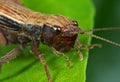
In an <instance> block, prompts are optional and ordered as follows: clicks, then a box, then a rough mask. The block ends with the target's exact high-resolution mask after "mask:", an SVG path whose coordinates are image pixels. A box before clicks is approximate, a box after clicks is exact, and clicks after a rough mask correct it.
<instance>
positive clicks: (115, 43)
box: [79, 27, 120, 47]
mask: <svg viewBox="0 0 120 82" xmlns="http://www.w3.org/2000/svg"><path fill="white" fill-rule="evenodd" d="M117 29H119V30H120V27H115V28H112V27H111V28H100V29H99V28H98V29H93V30H88V31H84V30H83V31H82V30H81V29H79V33H80V34H86V35H88V36H91V37H94V38H96V39H99V40H102V41H105V42H107V43H110V44H112V45H115V46H119V47H120V44H119V43H117V42H113V41H111V40H108V39H105V38H103V37H100V36H97V35H94V34H90V33H89V32H92V31H102V30H117Z"/></svg>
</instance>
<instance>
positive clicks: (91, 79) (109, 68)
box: [87, 0, 120, 82]
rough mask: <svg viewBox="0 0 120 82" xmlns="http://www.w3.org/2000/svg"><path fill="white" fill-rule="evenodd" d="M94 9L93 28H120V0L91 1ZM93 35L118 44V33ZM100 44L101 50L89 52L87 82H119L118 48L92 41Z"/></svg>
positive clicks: (104, 32)
mask: <svg viewBox="0 0 120 82" xmlns="http://www.w3.org/2000/svg"><path fill="white" fill-rule="evenodd" d="M93 1H94V4H95V7H96V16H95V28H97V27H120V0H93ZM94 34H96V35H99V36H102V37H105V38H107V39H110V40H112V41H115V42H119V43H120V31H119V30H115V31H101V32H94ZM92 43H101V44H102V45H103V47H102V48H94V49H93V50H91V51H90V55H89V60H88V67H87V82H120V47H117V46H114V45H111V44H108V43H106V42H103V41H100V40H96V39H92Z"/></svg>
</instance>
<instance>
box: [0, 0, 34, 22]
mask: <svg viewBox="0 0 120 82" xmlns="http://www.w3.org/2000/svg"><path fill="white" fill-rule="evenodd" d="M30 14H32V11H31V10H29V9H27V8H25V7H24V6H22V5H19V4H17V3H16V2H15V0H0V15H1V16H4V17H6V18H9V19H11V20H14V21H16V22H18V23H23V24H24V23H26V22H27V20H28V19H29V15H30Z"/></svg>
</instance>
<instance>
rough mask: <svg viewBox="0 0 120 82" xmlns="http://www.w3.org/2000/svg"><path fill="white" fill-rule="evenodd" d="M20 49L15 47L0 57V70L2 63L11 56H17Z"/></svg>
mask: <svg viewBox="0 0 120 82" xmlns="http://www.w3.org/2000/svg"><path fill="white" fill-rule="evenodd" d="M21 51H22V50H21V49H20V48H16V49H13V50H11V51H10V52H9V53H8V54H7V55H5V56H3V57H1V58H0V71H1V69H2V64H4V63H6V62H8V61H10V60H12V59H13V58H15V57H16V56H18V55H19V53H20V52H21Z"/></svg>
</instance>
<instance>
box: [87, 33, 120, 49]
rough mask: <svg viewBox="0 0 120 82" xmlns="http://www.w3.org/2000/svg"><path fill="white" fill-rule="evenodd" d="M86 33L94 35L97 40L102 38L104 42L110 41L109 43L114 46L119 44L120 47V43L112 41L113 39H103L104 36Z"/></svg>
mask: <svg viewBox="0 0 120 82" xmlns="http://www.w3.org/2000/svg"><path fill="white" fill-rule="evenodd" d="M87 35H89V36H92V37H94V38H96V39H99V40H102V41H105V42H107V43H110V44H113V45H115V46H119V47H120V44H119V43H116V42H113V41H111V40H108V39H105V38H103V37H100V36H97V35H94V34H88V33H87Z"/></svg>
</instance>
